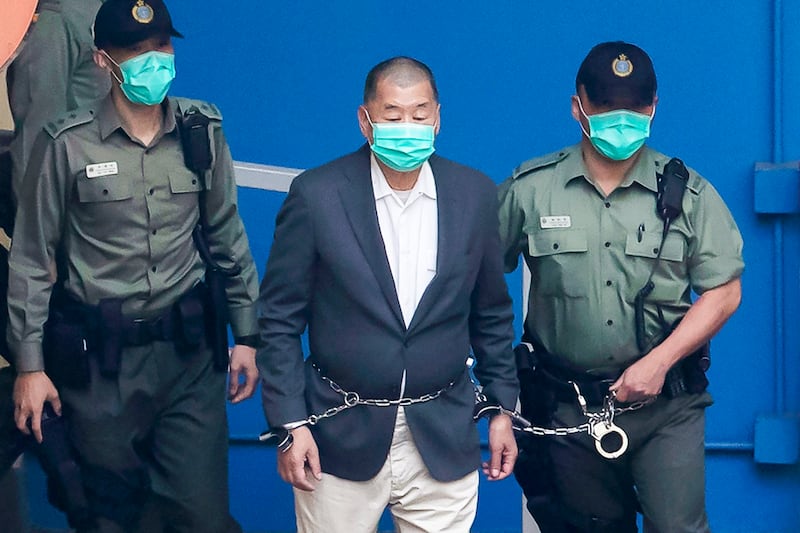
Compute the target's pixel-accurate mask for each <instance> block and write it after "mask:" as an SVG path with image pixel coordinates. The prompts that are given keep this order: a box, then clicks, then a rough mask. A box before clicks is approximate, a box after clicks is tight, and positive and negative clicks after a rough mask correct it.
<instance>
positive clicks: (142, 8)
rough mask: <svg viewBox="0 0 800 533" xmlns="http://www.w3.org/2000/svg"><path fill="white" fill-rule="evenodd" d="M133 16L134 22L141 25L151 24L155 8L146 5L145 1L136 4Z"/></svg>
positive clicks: (132, 12) (141, 0)
mask: <svg viewBox="0 0 800 533" xmlns="http://www.w3.org/2000/svg"><path fill="white" fill-rule="evenodd" d="M131 14H132V15H133V20H135V21H136V22H139V23H141V24H150V22H152V20H153V16H154V13H153V8H152V7H150V5H149V4H146V3H145V1H144V0H138V2H136V5H134V6H133V9H131Z"/></svg>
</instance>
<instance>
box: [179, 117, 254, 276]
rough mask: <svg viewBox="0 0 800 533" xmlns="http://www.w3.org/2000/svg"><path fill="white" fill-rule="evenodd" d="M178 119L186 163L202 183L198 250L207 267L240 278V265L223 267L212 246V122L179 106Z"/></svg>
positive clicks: (196, 232)
mask: <svg viewBox="0 0 800 533" xmlns="http://www.w3.org/2000/svg"><path fill="white" fill-rule="evenodd" d="M175 120H176V122H177V124H178V130H179V132H180V137H181V146H182V148H183V160H184V163H185V164H186V168H188V169H189V170H191V171H192V172H194V173H195V174H197V177H198V179H199V180H200V192H199V193H198V204H199V205H198V207H199V209H200V223H199V224H198V225H197V226H196V227H195V228H194V230H193V231H192V239H194V242H195V246H197V251H198V252H199V253H200V257H202V258H203V262H205V264H206V266H207V267H208V268H209V269H211V270H213V271H216V272H219V273H222V274H224V275H226V276H230V277H232V276H237V275H239V273H240V272H241V271H242V268H241V267H240V266H239V265H238V264H234V265H233V266H232V267H230V268H225V267H223V266H221V265H220V264H219V263H218V262H217V261H216V259H215V258H214V256H213V255H212V254H211V249H210V248H209V246H208V213H207V210H206V191H207V188H206V172H207V171H208V170H210V169H211V162H212V160H213V157H212V154H211V137H210V135H209V127H208V126H209V123H210V121H209V119H208V117H207V116H206V115H204V114H203V112H202V111H200V110H199V109H198V108H197V106H194V105H193V106H191V107H190V108H189V109H187V110H186V111H184V112H183V113H181V111H180V108H179V106H175Z"/></svg>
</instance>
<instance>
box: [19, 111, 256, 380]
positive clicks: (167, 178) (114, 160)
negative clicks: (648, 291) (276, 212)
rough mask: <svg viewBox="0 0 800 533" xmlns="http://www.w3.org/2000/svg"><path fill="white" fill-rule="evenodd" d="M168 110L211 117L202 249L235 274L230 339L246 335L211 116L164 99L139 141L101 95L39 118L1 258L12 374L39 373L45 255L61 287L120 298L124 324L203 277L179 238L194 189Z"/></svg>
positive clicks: (235, 224)
mask: <svg viewBox="0 0 800 533" xmlns="http://www.w3.org/2000/svg"><path fill="white" fill-rule="evenodd" d="M176 104H179V105H180V107H181V108H182V109H186V107H187V106H188V105H191V104H195V105H197V106H198V107H199V109H200V110H201V111H202V112H203V113H205V114H206V115H208V116H209V118H210V119H211V125H210V128H211V131H212V135H211V138H212V142H213V146H212V154H213V156H214V161H213V163H212V169H211V170H209V171H207V172H206V176H205V181H206V188H207V193H206V201H207V210H208V219H209V221H208V222H209V241H210V242H209V244H210V248H211V252H212V253H213V254H215V255H219V256H222V257H228V258H231V259H232V260H233V261H234V262H236V263H237V264H238V265H240V266H241V268H242V271H241V274H239V275H238V276H235V277H233V278H229V281H228V286H227V294H228V306H229V311H230V320H231V324H232V329H233V334H234V336H246V335H254V334H256V333H257V325H256V313H255V303H254V302H255V299H256V297H257V296H258V280H257V273H256V269H255V265H254V263H253V258H252V256H251V254H250V248H249V245H248V242H247V237H246V235H245V231H244V226H243V224H242V221H241V219H240V217H239V214H238V211H237V207H236V183H235V180H234V175H233V163H232V160H231V155H230V150H229V149H228V145H227V142H226V141H225V137H224V135H223V132H222V127H221V122H220V121H221V116H220V115H219V111H217V109H216V107H214V106H213V105H210V104H206V103H203V102H189V101H185V100H182V99H168V100H167V102H166V103H165V104H164V106H165V120H164V125H163V128H162V130H161V132H160V133H159V134H158V135H157V136H156V137H155V139H154V140H153V141H152V142H151V143H150V146H144V145H142V144H141V143H140V142H138V141H135V140H133V139H131V137H129V136H128V134H127V133H126V131H125V130H124V129H123V127H122V125H121V122H120V118H119V115H118V114H117V111H116V108H115V106H114V104H113V102H112V100H111V97H110V96H108V97H106V98H105V99H104V100H101V101H99V102H97V103H96V104H95V106H94V107H89V108H83V109H81V110H78V111H75V112H72V113H70V114H68V115H65V116H64V117H62V118H60V119H58V120H57V121H55V122H51V123H49V124H48V125H47V126H46V128H45V130H46V131H43V132H42V134H41V135H40V136H39V137H38V138H37V140H36V143H35V145H34V149H33V153H32V156H31V164H30V165H29V166H28V170H27V172H26V176H25V179H24V181H23V184H22V188H21V191H20V198H19V209H18V211H17V220H16V229H15V233H14V242H13V244H12V247H11V256H10V260H9V269H10V275H9V291H8V307H9V333H8V340H9V345H10V348H11V353H12V354H14V357H15V363H16V365H17V369H18V370H20V371H32V370H41V369H42V368H43V361H42V348H41V340H42V326H43V324H44V322H45V320H46V319H47V313H48V302H49V298H50V293H51V289H52V285H53V282H52V279H51V273H50V265H51V263H52V262H53V261H54V260H55V258H56V250H59V249H61V250H63V256H64V257H65V258H66V269H67V274H68V275H67V279H66V284H65V288H66V289H67V291H69V292H70V293H71V294H73V295H74V296H75V297H77V298H78V299H79V300H81V301H83V302H85V303H88V304H91V305H96V304H97V303H98V302H99V301H100V300H101V299H104V298H112V297H113V298H122V299H123V304H122V311H123V313H124V314H125V315H126V316H129V317H133V318H139V317H142V318H145V317H150V316H155V315H156V314H157V313H159V312H161V311H163V310H165V309H167V308H168V307H169V306H170V305H172V303H174V302H175V301H176V300H177V298H178V297H179V296H180V295H181V294H183V293H185V292H186V291H188V290H189V289H190V288H192V286H194V285H195V284H196V283H197V281H198V280H200V279H201V278H202V277H203V275H204V272H205V264H204V263H203V261H202V260H201V258H200V257H199V254H198V252H197V249H196V247H195V245H194V242H193V241H192V237H191V234H192V229H193V228H194V227H195V225H196V224H197V221H198V219H199V210H198V191H199V190H200V187H201V183H200V180H199V179H198V177H197V176H196V175H195V174H194V173H193V172H191V171H190V170H189V169H188V168H186V166H185V164H184V160H183V152H182V149H181V145H180V139H179V132H178V129H177V128H176V124H175V116H174V109H175V106H176ZM34 163H35V164H34ZM221 263H222V266H231V263H230V262H228V261H221Z"/></svg>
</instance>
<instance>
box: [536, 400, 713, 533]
mask: <svg viewBox="0 0 800 533" xmlns="http://www.w3.org/2000/svg"><path fill="white" fill-rule="evenodd" d="M711 403H712V401H711V396H710V395H709V394H708V393H702V394H682V395H680V396H678V397H676V398H673V399H666V398H664V397H663V396H660V397H659V398H658V399H657V400H656V401H655V403H653V404H651V405H648V406H646V407H644V408H642V409H639V410H638V411H633V412H629V413H624V414H621V415H618V416H617V417H616V418H615V419H614V422H615V423H616V424H617V425H618V426H619V427H621V428H622V429H624V430H625V432H626V433H627V434H628V438H629V444H628V450H627V451H626V452H625V454H624V455H622V456H621V457H619V458H618V459H614V460H608V459H604V458H603V457H601V456H600V455H599V454H598V453H597V451H596V449H595V443H594V439H592V438H591V437H590V436H589V435H587V434H586V433H580V434H576V435H572V436H569V437H551V438H549V440H548V446H549V450H550V455H551V458H552V461H553V468H554V472H555V485H556V489H557V491H558V497H559V500H560V503H561V505H562V506H563V507H564V510H565V511H566V512H565V517H566V518H567V520H569V521H570V522H571V523H573V524H574V525H575V526H576V527H577V528H578V529H579V530H582V531H623V530H627V528H628V527H629V526H630V525H631V524H635V517H636V511H637V507H638V506H639V505H640V506H641V511H642V514H643V515H644V524H645V531H648V532H662V533H667V532H669V533H678V532H687V533H688V532H691V533H699V532H706V531H709V527H708V519H707V516H706V511H705V448H704V446H705V444H704V440H705V439H704V435H705V427H704V426H705V408H706V407H708V406H709V405H711ZM590 410H591V409H590ZM585 421H586V419H585V417H584V416H583V415H582V413H581V411H580V408H579V407H578V404H577V402H575V403H574V404H571V403H559V404H558V408H557V410H556V412H555V414H554V417H553V423H554V425H555V427H559V426H575V425H578V424H581V423H583V422H585ZM607 447H609V448H612V447H613V446H611V445H609V446H607ZM637 503H638V505H637ZM615 524H616V525H615ZM623 526H624V529H623ZM633 527H634V529H635V525H634V526H633Z"/></svg>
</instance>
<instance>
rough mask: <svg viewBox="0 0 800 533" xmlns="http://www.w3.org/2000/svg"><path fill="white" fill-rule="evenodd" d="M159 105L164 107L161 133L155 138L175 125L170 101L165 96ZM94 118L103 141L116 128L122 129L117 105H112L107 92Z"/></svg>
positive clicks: (112, 102) (168, 131)
mask: <svg viewBox="0 0 800 533" xmlns="http://www.w3.org/2000/svg"><path fill="white" fill-rule="evenodd" d="M161 105H162V107H163V108H164V125H163V128H162V130H161V134H159V135H157V136H156V138H160V137H161V136H163V135H166V134H167V133H170V132H172V131H173V130H174V129H175V126H176V123H175V108H174V107H173V103H172V101H171V100H170V99H169V98H167V99H166V100H165V101H164V103H162V104H161ZM96 120H97V122H98V124H99V126H100V138H101V139H102V140H103V141H105V140H106V139H108V137H109V136H110V135H111V134H112V133H114V132H115V131H117V130H118V129H123V130H124V128H123V127H122V119H121V118H120V116H119V113H118V112H117V107H116V106H115V105H114V100H113V99H112V98H111V93H108V96H106V97H105V98H104V99H103V100H102V101H101V103H100V107H99V109H98V111H97V119H96Z"/></svg>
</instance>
